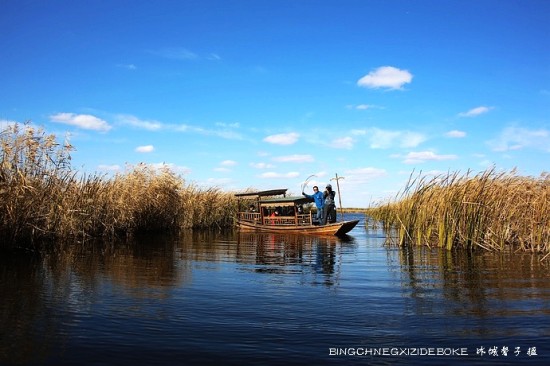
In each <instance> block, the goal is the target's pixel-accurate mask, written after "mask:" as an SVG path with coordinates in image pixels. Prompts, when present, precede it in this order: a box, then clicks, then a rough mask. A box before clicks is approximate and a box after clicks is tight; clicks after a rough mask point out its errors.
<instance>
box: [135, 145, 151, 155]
mask: <svg viewBox="0 0 550 366" xmlns="http://www.w3.org/2000/svg"><path fill="white" fill-rule="evenodd" d="M154 150H155V147H154V146H153V145H145V146H138V147H136V150H135V151H136V152H139V153H150V152H153V151H154Z"/></svg>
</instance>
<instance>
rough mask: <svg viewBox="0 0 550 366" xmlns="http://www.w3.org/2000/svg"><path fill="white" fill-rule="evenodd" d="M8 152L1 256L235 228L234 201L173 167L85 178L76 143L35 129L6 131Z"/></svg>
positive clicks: (1, 170) (2, 138)
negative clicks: (56, 245)
mask: <svg viewBox="0 0 550 366" xmlns="http://www.w3.org/2000/svg"><path fill="white" fill-rule="evenodd" d="M0 148H1V152H0V153H1V155H0V200H1V202H2V204H1V205H0V243H1V244H0V249H2V248H12V247H32V246H34V245H35V244H38V243H41V244H42V243H44V242H52V243H53V242H59V241H63V240H75V239H76V240H86V239H90V238H97V237H111V238H114V237H123V236H127V235H132V234H135V233H140V232H147V231H176V230H179V229H189V228H212V227H226V226H230V225H232V224H233V221H232V220H233V217H234V214H235V211H236V207H237V202H236V199H235V198H234V195H233V194H231V193H227V192H223V191H221V190H220V189H217V188H208V189H202V188H199V187H197V186H195V185H193V184H187V183H186V182H185V180H184V179H183V178H181V177H180V176H178V175H176V174H175V173H173V172H172V171H170V170H169V169H168V168H167V167H164V168H162V169H154V168H152V167H150V166H148V165H145V164H140V165H137V166H133V167H132V166H130V167H128V168H127V170H126V171H125V172H124V173H121V174H117V175H116V176H114V177H113V178H110V179H107V178H106V177H105V176H100V175H96V174H92V175H82V174H79V173H78V172H77V171H75V170H73V169H72V168H71V164H70V163H71V155H70V153H71V151H72V150H73V147H72V146H71V145H70V144H69V143H68V142H64V143H62V144H59V143H58V142H57V140H56V137H55V136H54V135H47V134H46V133H45V132H44V131H43V130H42V129H35V128H33V127H31V126H30V125H29V124H25V125H22V126H21V125H18V124H14V125H10V126H7V127H5V128H3V130H2V131H0Z"/></svg>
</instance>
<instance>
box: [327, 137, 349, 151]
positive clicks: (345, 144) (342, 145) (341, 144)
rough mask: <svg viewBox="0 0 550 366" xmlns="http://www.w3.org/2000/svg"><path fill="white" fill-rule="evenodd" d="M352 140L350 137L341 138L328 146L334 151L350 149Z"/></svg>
mask: <svg viewBox="0 0 550 366" xmlns="http://www.w3.org/2000/svg"><path fill="white" fill-rule="evenodd" d="M353 142H354V141H353V138H351V137H342V138H339V139H336V140H333V141H332V143H331V144H330V146H332V147H334V148H336V149H351V148H353Z"/></svg>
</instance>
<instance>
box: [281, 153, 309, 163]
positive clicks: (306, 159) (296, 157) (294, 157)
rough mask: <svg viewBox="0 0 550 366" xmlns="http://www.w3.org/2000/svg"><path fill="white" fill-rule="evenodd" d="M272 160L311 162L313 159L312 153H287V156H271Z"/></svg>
mask: <svg viewBox="0 0 550 366" xmlns="http://www.w3.org/2000/svg"><path fill="white" fill-rule="evenodd" d="M273 161H277V162H280V163H311V162H313V161H315V159H314V158H313V156H312V155H299V154H295V155H287V156H277V157H274V158H273Z"/></svg>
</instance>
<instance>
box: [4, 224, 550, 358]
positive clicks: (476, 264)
mask: <svg viewBox="0 0 550 366" xmlns="http://www.w3.org/2000/svg"><path fill="white" fill-rule="evenodd" d="M348 218H349V217H348ZM0 264H1V267H0V268H1V271H0V295H1V299H2V301H1V302H0V321H1V330H0V364H23V365H64V364H82V365H193V364H204V363H207V362H212V361H215V362H217V364H223V365H225V364H235V365H247V364H264V365H271V364H274V365H276V364H280V365H289V364H306V363H308V364H342V363H345V364H380V365H384V364H411V363H414V364H434V365H436V364H453V363H454V364H480V365H481V364H487V363H493V364H499V365H501V364H518V363H523V364H531V365H537V364H541V363H543V362H544V363H547V362H548V361H549V360H550V345H548V339H547V337H549V336H550V280H549V273H550V270H549V268H548V266H547V264H544V263H540V262H539V257H536V256H531V255H526V254H524V255H519V254H515V255H506V254H487V253H485V254H474V255H469V254H467V253H449V252H445V251H440V250H430V249H427V248H413V249H402V248H394V247H387V246H384V236H383V234H382V233H381V232H378V231H372V230H369V231H367V230H365V227H364V222H361V223H360V224H359V226H358V227H356V228H355V229H354V230H353V231H352V232H351V233H350V235H349V237H347V238H345V239H337V238H332V237H331V238H320V237H307V236H290V235H267V234H239V233H237V232H229V233H188V234H184V235H182V236H180V237H178V238H174V237H151V238H147V239H141V240H140V241H139V242H136V243H132V244H131V245H121V244H117V245H104V246H96V247H95V248H88V249H85V250H71V251H70V252H69V253H65V254H63V255H49V256H47V257H45V258H41V259H31V258H27V257H23V256H18V257H15V258H14V257H10V258H2V259H0ZM506 350H507V351H508V352H507V355H506ZM343 353H345V354H343ZM407 353H408V354H409V355H407ZM430 353H431V355H430ZM441 353H443V355H441ZM438 354H439V355H438Z"/></svg>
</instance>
